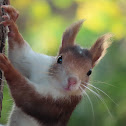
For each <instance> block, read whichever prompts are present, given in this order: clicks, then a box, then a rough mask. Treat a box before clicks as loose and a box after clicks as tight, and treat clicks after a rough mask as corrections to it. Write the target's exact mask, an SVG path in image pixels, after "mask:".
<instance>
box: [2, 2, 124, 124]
mask: <svg viewBox="0 0 126 126" xmlns="http://www.w3.org/2000/svg"><path fill="white" fill-rule="evenodd" d="M10 1H11V5H13V6H14V7H15V8H16V9H17V10H19V12H20V17H19V19H18V21H17V24H18V26H19V30H20V32H21V33H22V35H23V36H24V38H25V40H26V41H28V43H29V44H30V45H31V47H32V48H33V50H35V51H36V52H40V53H44V54H48V55H56V54H57V51H58V49H59V46H60V43H61V38H62V33H63V31H64V30H65V28H66V27H67V26H69V25H70V24H71V23H73V22H75V21H77V20H79V19H86V21H85V22H84V25H83V27H82V28H81V30H80V32H79V34H78V36H77V43H78V44H80V45H81V46H83V47H90V46H91V45H92V44H93V43H94V42H95V40H96V39H97V38H98V37H99V36H100V35H103V34H104V33H107V32H112V33H113V34H114V35H115V37H114V40H113V44H112V46H111V47H110V48H109V49H108V53H107V54H106V56H105V57H104V59H103V60H102V61H101V62H100V63H99V64H98V65H97V66H96V67H95V69H94V70H93V74H92V78H91V82H90V83H91V84H93V85H94V86H96V87H98V88H100V89H101V90H103V91H104V92H106V93H107V94H108V95H109V96H110V97H111V98H112V99H113V100H114V101H115V103H116V104H115V103H113V102H112V100H110V99H109V98H108V97H107V96H106V95H104V94H103V93H102V92H100V91H99V92H97V91H96V90H95V89H93V88H92V89H93V90H94V91H96V92H97V93H100V95H101V97H102V98H103V99H104V101H105V103H106V104H107V106H108V109H109V111H110V113H111V114H110V113H109V112H108V109H107V107H106V105H104V103H103V102H102V101H101V100H99V99H98V98H97V97H96V96H94V94H92V93H90V92H89V91H88V90H87V93H88V95H89V96H90V99H91V101H92V104H93V109H94V117H93V112H92V109H91V105H90V102H89V100H88V98H87V97H86V96H84V98H83V101H82V102H81V103H80V104H79V105H78V106H77V108H76V110H75V111H74V113H73V114H72V117H71V119H70V121H69V124H68V126H126V0H10ZM90 88H91V87H90ZM12 102H13V100H12V98H11V97H10V94H9V90H8V87H7V85H5V87H4V99H3V110H2V118H1V119H0V123H2V124H5V123H6V122H7V118H8V116H9V113H10V110H11V106H12Z"/></svg>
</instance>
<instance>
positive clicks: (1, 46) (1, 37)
mask: <svg viewBox="0 0 126 126" xmlns="http://www.w3.org/2000/svg"><path fill="white" fill-rule="evenodd" d="M6 4H10V1H9V0H0V7H1V5H6ZM0 11H1V14H0V22H1V21H2V15H4V14H5V12H4V10H3V9H1V10H0ZM6 37H7V29H6V27H4V26H3V25H0V53H4V52H5V41H6ZM3 84H4V83H3V73H2V71H0V117H1V110H2V100H3Z"/></svg>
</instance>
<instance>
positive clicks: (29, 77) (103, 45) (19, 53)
mask: <svg viewBox="0 0 126 126" xmlns="http://www.w3.org/2000/svg"><path fill="white" fill-rule="evenodd" d="M2 8H4V9H5V11H6V12H7V13H8V15H9V17H8V16H7V15H4V16H3V18H4V21H3V22H1V24H3V25H5V26H8V27H9V33H8V45H9V49H8V51H9V53H8V56H9V60H8V58H7V57H6V56H4V55H3V54H0V69H1V70H2V71H3V72H4V76H5V79H6V80H7V83H8V86H9V88H10V92H11V95H12V97H13V99H14V102H15V105H14V108H13V111H12V113H11V116H10V119H9V122H8V126H66V125H67V122H68V120H69V118H70V116H71V114H72V112H73V110H74V109H75V107H76V105H77V104H78V103H79V102H80V100H81V97H82V94H83V92H85V88H86V87H87V83H88V81H89V76H90V74H91V71H92V68H93V67H94V66H95V65H96V64H97V63H98V62H99V61H100V59H101V58H102V57H103V56H104V54H105V52H106V49H107V48H108V44H107V41H108V40H109V39H110V37H111V35H110V34H106V35H104V36H102V37H100V38H99V39H98V40H97V41H96V42H95V44H94V45H93V46H92V47H91V48H90V49H83V48H81V47H80V46H78V45H76V44H75V38H76V35H77V33H78V31H79V28H80V27H81V25H82V23H83V21H79V22H77V23H75V24H73V25H71V27H69V28H68V29H66V31H65V32H64V34H63V38H62V44H61V47H60V50H59V53H58V56H56V57H52V56H47V55H44V54H38V53H35V52H34V51H33V50H32V49H31V47H30V46H29V45H28V44H27V43H26V41H25V40H24V39H23V37H22V36H21V34H20V33H19V31H18V28H17V26H16V24H15V21H16V19H17V17H18V15H19V14H18V12H17V11H16V10H15V9H14V8H13V7H12V6H10V5H4V6H2Z"/></svg>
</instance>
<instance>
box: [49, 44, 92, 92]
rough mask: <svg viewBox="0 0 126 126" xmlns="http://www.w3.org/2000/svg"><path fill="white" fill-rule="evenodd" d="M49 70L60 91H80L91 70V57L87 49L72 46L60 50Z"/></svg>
mask: <svg viewBox="0 0 126 126" xmlns="http://www.w3.org/2000/svg"><path fill="white" fill-rule="evenodd" d="M50 72H51V73H52V72H53V74H52V76H53V77H54V78H55V79H56V80H57V81H58V83H59V85H58V86H57V87H60V89H61V90H62V91H65V92H66V93H70V94H71V93H72V94H74V93H76V94H80V93H81V88H83V89H84V88H85V87H84V86H86V85H87V84H86V83H87V82H88V80H89V76H90V74H91V72H92V59H91V54H90V52H89V50H87V49H81V48H80V47H79V46H72V47H68V48H65V49H63V50H62V52H61V53H60V54H59V56H58V57H57V58H56V62H55V63H54V65H52V67H51V69H50Z"/></svg>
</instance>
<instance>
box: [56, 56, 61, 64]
mask: <svg viewBox="0 0 126 126" xmlns="http://www.w3.org/2000/svg"><path fill="white" fill-rule="evenodd" d="M57 63H59V64H62V56H59V57H58V60H57Z"/></svg>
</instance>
